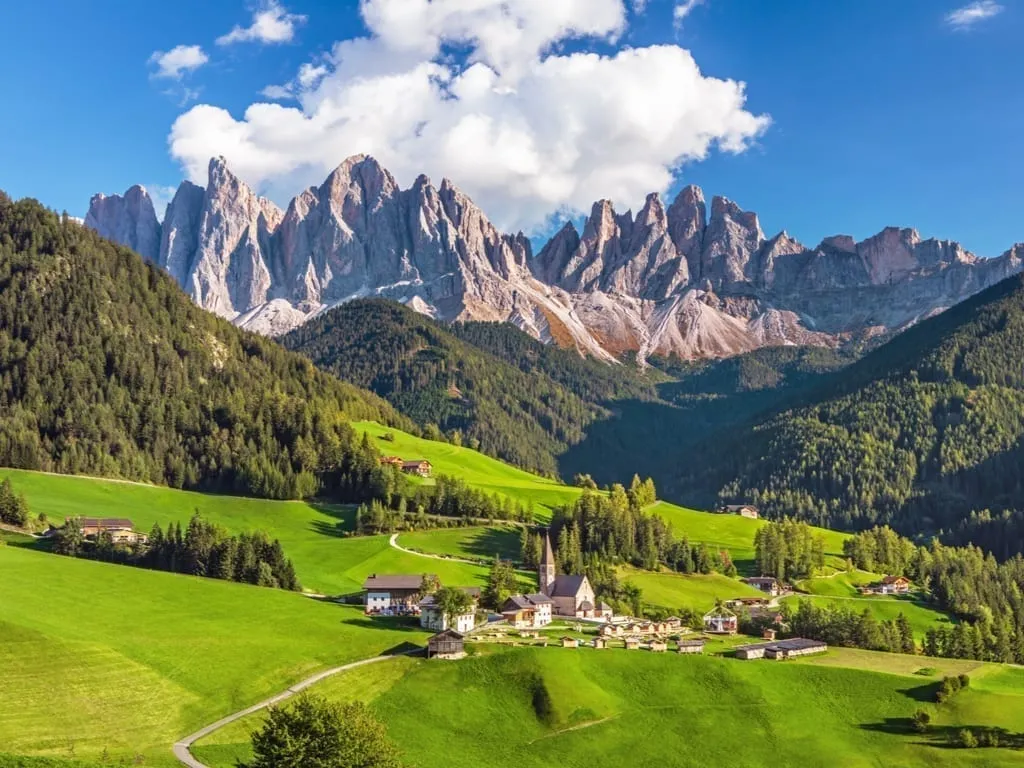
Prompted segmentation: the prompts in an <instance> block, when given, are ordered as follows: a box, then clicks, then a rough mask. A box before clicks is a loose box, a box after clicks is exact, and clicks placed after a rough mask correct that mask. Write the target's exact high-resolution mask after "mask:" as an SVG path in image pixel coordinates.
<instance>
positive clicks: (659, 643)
mask: <svg viewBox="0 0 1024 768" xmlns="http://www.w3.org/2000/svg"><path fill="white" fill-rule="evenodd" d="M651 650H652V651H653V652H654V653H664V652H665V651H667V650H668V643H666V642H665V641H664V640H652V641H651Z"/></svg>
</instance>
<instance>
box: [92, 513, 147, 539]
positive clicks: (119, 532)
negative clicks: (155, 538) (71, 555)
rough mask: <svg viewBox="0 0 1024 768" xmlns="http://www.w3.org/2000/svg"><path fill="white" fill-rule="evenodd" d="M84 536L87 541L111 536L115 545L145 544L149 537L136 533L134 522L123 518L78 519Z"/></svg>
mask: <svg viewBox="0 0 1024 768" xmlns="http://www.w3.org/2000/svg"><path fill="white" fill-rule="evenodd" d="M76 520H77V522H78V527H79V528H81V529H82V535H83V536H84V537H85V538H87V539H95V538H96V537H97V536H99V535H100V534H101V533H106V534H109V536H110V538H111V540H112V541H113V542H114V543H115V544H134V543H135V542H142V543H145V542H146V541H147V540H148V537H147V536H146V535H145V534H143V533H136V532H135V526H133V525H132V521H131V520H128V519H126V518H123V517H79V518H76Z"/></svg>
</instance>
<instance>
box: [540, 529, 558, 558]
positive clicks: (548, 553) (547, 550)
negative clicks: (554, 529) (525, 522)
mask: <svg viewBox="0 0 1024 768" xmlns="http://www.w3.org/2000/svg"><path fill="white" fill-rule="evenodd" d="M540 564H541V565H554V564H555V553H554V552H553V551H552V550H551V537H550V536H549V535H548V532H547V531H544V555H543V556H542V557H541V559H540Z"/></svg>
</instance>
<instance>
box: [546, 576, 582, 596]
mask: <svg viewBox="0 0 1024 768" xmlns="http://www.w3.org/2000/svg"><path fill="white" fill-rule="evenodd" d="M586 578H587V577H586V576H566V575H562V576H555V581H554V583H553V584H552V585H551V596H552V597H576V595H578V594H579V592H580V587H582V586H583V581H584V579H586Z"/></svg>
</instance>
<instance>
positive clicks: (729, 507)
mask: <svg viewBox="0 0 1024 768" xmlns="http://www.w3.org/2000/svg"><path fill="white" fill-rule="evenodd" d="M725 509H727V510H728V511H730V512H739V511H740V510H741V509H753V510H755V511H756V510H757V507H755V506H754V505H753V504H726V505H725Z"/></svg>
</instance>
